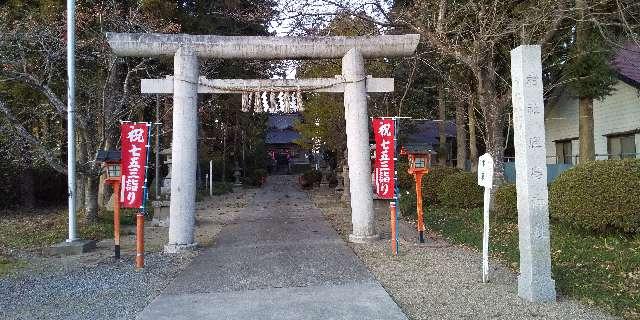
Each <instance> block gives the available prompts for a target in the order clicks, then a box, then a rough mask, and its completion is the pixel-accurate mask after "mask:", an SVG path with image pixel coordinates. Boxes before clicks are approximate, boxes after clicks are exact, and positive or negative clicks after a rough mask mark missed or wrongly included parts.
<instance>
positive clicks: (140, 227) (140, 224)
mask: <svg viewBox="0 0 640 320" xmlns="http://www.w3.org/2000/svg"><path fill="white" fill-rule="evenodd" d="M147 126H148V127H149V128H148V130H147V144H146V147H147V150H146V152H147V157H146V159H145V164H144V185H143V187H142V188H143V193H142V205H141V206H140V210H139V211H138V214H137V215H136V269H141V268H144V216H145V214H146V205H145V202H146V201H147V196H148V194H149V188H148V184H147V179H148V177H147V171H148V169H149V165H148V163H149V154H150V150H151V129H152V127H153V125H152V124H151V123H147Z"/></svg>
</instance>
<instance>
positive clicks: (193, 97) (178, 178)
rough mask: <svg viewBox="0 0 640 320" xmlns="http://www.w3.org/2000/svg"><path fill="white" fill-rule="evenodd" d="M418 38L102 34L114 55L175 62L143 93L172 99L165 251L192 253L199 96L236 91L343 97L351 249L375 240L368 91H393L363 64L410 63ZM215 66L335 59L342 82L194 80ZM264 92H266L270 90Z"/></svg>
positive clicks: (146, 85) (149, 82) (389, 82)
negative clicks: (219, 62) (398, 59)
mask: <svg viewBox="0 0 640 320" xmlns="http://www.w3.org/2000/svg"><path fill="white" fill-rule="evenodd" d="M419 39H420V37H419V35H417V34H409V35H381V36H367V37H251V36H232V37H227V36H210V35H182V34H180V35H173V34H127V33H107V40H108V42H109V45H110V46H111V48H112V50H113V51H114V53H115V54H116V55H118V56H136V57H154V56H167V55H173V57H174V76H173V77H172V78H167V79H158V80H153V79H145V80H144V81H143V83H142V89H143V90H142V91H143V92H146V93H152V92H153V93H173V141H172V159H173V168H172V171H173V172H172V178H171V204H170V218H169V219H170V220H169V243H168V244H167V245H166V246H165V251H166V252H173V253H175V252H180V251H182V250H188V249H191V248H193V247H195V246H196V243H195V241H194V226H195V198H196V185H195V181H196V177H195V175H196V161H197V142H196V140H197V121H198V117H197V102H198V93H233V92H242V91H241V90H239V89H242V90H244V89H251V88H256V89H257V88H277V87H285V88H291V87H295V88H298V89H300V90H307V91H314V90H315V91H324V92H344V105H345V120H346V133H347V152H348V165H349V168H350V170H349V179H350V182H351V183H350V190H349V191H350V194H351V220H352V223H353V230H352V233H351V234H350V235H349V240H350V241H352V242H369V241H373V240H375V239H377V238H378V234H377V233H376V230H375V217H374V212H373V199H372V198H373V197H372V189H371V177H370V173H371V163H370V158H369V129H368V123H369V118H368V112H367V91H369V92H387V91H392V90H393V79H374V78H369V77H367V76H366V71H365V68H364V58H380V57H391V56H409V55H411V54H413V53H414V51H415V49H416V47H417V45H418V41H419ZM206 58H213V59H336V58H342V75H341V76H339V77H336V78H335V79H303V80H207V79H200V77H199V70H200V65H199V60H200V59H206ZM267 91H268V90H267Z"/></svg>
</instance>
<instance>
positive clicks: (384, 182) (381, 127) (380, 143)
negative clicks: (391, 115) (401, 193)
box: [373, 118, 395, 199]
mask: <svg viewBox="0 0 640 320" xmlns="http://www.w3.org/2000/svg"><path fill="white" fill-rule="evenodd" d="M373 134H374V136H375V139H376V161H375V166H374V168H375V169H374V181H375V187H376V194H377V195H378V197H379V198H381V199H393V198H394V195H395V181H394V178H395V168H394V167H395V166H394V164H395V163H394V161H393V158H394V157H395V141H394V140H393V139H394V137H395V123H394V121H393V119H381V118H374V119H373Z"/></svg>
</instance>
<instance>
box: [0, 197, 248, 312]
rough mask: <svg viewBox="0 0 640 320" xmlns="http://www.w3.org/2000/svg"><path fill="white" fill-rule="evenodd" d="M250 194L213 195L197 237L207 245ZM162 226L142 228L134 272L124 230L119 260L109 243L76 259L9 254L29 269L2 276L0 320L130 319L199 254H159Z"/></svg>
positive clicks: (130, 240)
mask: <svg viewBox="0 0 640 320" xmlns="http://www.w3.org/2000/svg"><path fill="white" fill-rule="evenodd" d="M253 194H255V191H253V190H238V191H237V192H234V193H231V194H227V195H223V196H214V197H212V198H209V199H206V200H205V201H203V202H199V203H198V210H197V219H196V220H197V228H196V239H197V241H198V243H199V244H201V245H204V246H209V245H211V244H213V243H214V241H215V239H216V236H217V234H218V233H219V231H220V230H221V229H222V227H223V226H224V225H226V224H227V223H229V222H230V221H232V220H233V219H234V218H235V217H236V215H237V214H238V213H239V212H240V210H241V208H242V207H244V206H246V203H247V199H248V198H250V197H251V196H253ZM167 231H168V229H166V228H153V227H149V228H145V248H146V254H145V268H144V269H142V270H140V271H137V270H135V268H134V261H133V258H134V251H135V249H134V248H135V246H134V242H135V235H133V234H127V233H126V231H123V233H122V235H121V241H122V259H121V260H119V261H116V260H114V259H113V257H112V255H113V252H112V250H113V249H112V248H113V240H103V241H100V242H99V243H98V244H97V250H95V251H93V252H91V253H88V254H84V255H79V256H71V257H44V256H41V255H39V254H37V253H34V252H13V253H12V256H14V257H16V258H19V259H21V260H23V261H27V266H26V267H25V268H23V269H21V270H18V271H16V272H14V273H12V274H10V275H6V276H4V277H0V319H133V318H135V316H136V314H137V313H139V312H140V311H142V310H143V309H144V307H145V306H147V305H148V304H149V303H150V302H151V301H152V300H153V299H154V298H155V297H156V296H157V295H158V294H160V292H161V291H162V290H163V289H164V288H165V287H166V286H167V284H168V283H169V282H171V281H172V280H173V279H174V278H175V277H176V275H177V274H178V273H180V272H181V271H182V270H183V269H184V268H185V267H186V266H187V265H188V264H189V263H190V262H191V261H192V260H193V258H194V257H195V256H196V255H198V253H199V252H198V251H195V252H192V253H187V254H183V255H167V254H163V253H162V252H161V251H162V247H163V245H164V244H165V243H166V240H167Z"/></svg>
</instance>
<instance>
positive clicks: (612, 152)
mask: <svg viewBox="0 0 640 320" xmlns="http://www.w3.org/2000/svg"><path fill="white" fill-rule="evenodd" d="M607 153H608V154H609V159H625V158H635V157H636V135H635V134H634V133H631V134H624V135H616V136H609V137H607Z"/></svg>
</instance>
